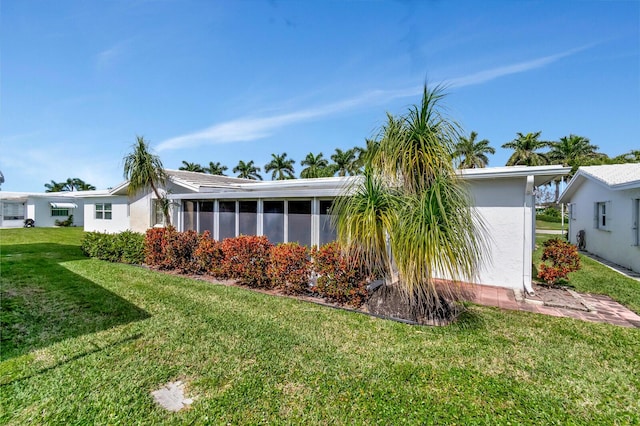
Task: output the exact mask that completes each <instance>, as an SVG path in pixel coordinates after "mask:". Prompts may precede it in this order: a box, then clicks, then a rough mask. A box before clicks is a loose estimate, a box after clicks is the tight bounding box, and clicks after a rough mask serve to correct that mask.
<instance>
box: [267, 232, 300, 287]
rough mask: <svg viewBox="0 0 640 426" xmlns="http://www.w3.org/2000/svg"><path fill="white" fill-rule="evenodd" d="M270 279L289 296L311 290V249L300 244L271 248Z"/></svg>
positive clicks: (279, 245) (280, 245)
mask: <svg viewBox="0 0 640 426" xmlns="http://www.w3.org/2000/svg"><path fill="white" fill-rule="evenodd" d="M268 273H269V277H270V278H271V282H272V284H273V285H274V286H275V287H278V288H280V289H282V290H283V291H284V292H285V293H287V294H301V293H304V292H305V291H307V290H308V289H309V276H310V274H311V259H310V258H309V248H307V247H305V246H301V245H300V244H298V243H286V244H278V245H277V246H273V247H271V262H270V263H269V268H268Z"/></svg>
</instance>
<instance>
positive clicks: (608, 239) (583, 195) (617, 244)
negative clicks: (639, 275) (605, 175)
mask: <svg viewBox="0 0 640 426" xmlns="http://www.w3.org/2000/svg"><path fill="white" fill-rule="evenodd" d="M636 199H640V189H631V190H620V191H612V190H610V189H608V188H607V187H605V186H604V185H600V184H598V183H596V182H592V181H589V180H588V181H585V182H584V183H583V184H582V185H580V187H579V188H578V189H577V190H576V192H575V194H574V195H573V196H572V197H571V204H572V206H571V217H570V219H569V240H570V241H571V242H572V243H574V244H576V243H577V234H578V232H579V231H580V230H584V231H585V242H586V245H585V249H586V250H587V251H588V252H590V253H593V254H595V255H597V256H599V257H602V258H603V259H607V260H609V261H611V262H614V263H617V264H618V265H621V266H624V267H626V268H629V269H632V270H634V271H637V272H640V247H638V246H637V245H635V244H636V235H635V232H637V230H635V229H633V228H634V224H633V219H634V218H633V215H634V200H636ZM599 202H604V203H607V227H606V229H599V228H597V227H596V210H595V204H596V203H599Z"/></svg>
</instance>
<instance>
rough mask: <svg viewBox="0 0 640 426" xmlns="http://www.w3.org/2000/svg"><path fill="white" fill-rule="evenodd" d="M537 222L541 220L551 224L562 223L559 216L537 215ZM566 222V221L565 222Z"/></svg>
mask: <svg viewBox="0 0 640 426" xmlns="http://www.w3.org/2000/svg"><path fill="white" fill-rule="evenodd" d="M536 219H537V220H542V221H543V222H552V223H560V222H562V218H561V217H560V216H549V215H546V214H537V215H536ZM565 222H566V220H565Z"/></svg>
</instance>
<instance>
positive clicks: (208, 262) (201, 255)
mask: <svg viewBox="0 0 640 426" xmlns="http://www.w3.org/2000/svg"><path fill="white" fill-rule="evenodd" d="M193 256H194V258H195V263H196V265H197V267H198V269H199V272H201V273H207V274H211V275H213V276H214V277H219V276H222V261H223V259H224V253H223V252H222V243H220V242H218V241H216V240H213V239H211V234H210V233H209V231H204V233H203V234H202V235H201V236H200V241H199V242H198V247H196V250H195V252H194V253H193Z"/></svg>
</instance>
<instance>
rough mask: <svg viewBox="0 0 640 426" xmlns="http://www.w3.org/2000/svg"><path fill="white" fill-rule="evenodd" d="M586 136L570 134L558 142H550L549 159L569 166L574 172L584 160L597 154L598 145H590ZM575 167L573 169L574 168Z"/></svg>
mask: <svg viewBox="0 0 640 426" xmlns="http://www.w3.org/2000/svg"><path fill="white" fill-rule="evenodd" d="M590 142H591V141H589V139H588V138H585V137H584V136H578V135H574V134H570V135H569V136H563V137H561V138H560V140H559V141H558V142H551V151H549V159H550V160H551V161H552V162H553V163H555V164H562V165H563V166H571V167H572V170H571V172H572V173H574V172H575V170H577V169H578V167H579V166H581V165H583V164H582V162H584V161H585V160H588V159H591V158H594V157H595V156H596V155H597V152H596V151H597V150H598V147H597V146H596V145H591V143H590ZM574 168H575V170H574Z"/></svg>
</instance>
